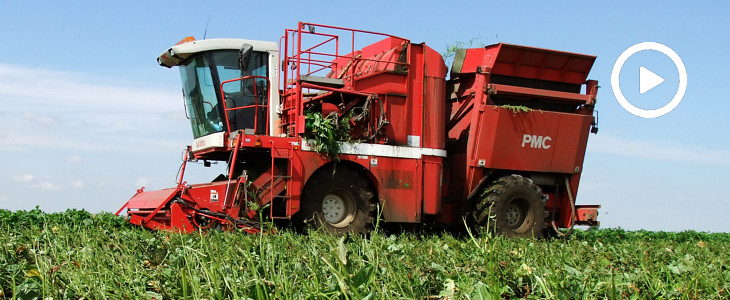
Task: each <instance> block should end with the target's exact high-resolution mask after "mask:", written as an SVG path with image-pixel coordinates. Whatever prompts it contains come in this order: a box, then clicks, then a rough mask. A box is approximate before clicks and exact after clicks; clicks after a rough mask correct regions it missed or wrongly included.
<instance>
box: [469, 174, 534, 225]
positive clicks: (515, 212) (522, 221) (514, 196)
mask: <svg viewBox="0 0 730 300" xmlns="http://www.w3.org/2000/svg"><path fill="white" fill-rule="evenodd" d="M545 205H546V203H545V196H544V194H543V193H542V189H540V187H539V186H537V185H536V184H535V183H533V182H532V180H531V179H529V178H525V177H522V176H520V175H514V174H513V175H509V176H504V177H501V178H499V179H498V180H497V181H495V182H494V183H493V184H492V185H490V186H489V187H487V189H486V190H485V191H484V193H483V195H482V198H481V199H480V200H479V201H478V202H477V204H476V207H475V210H474V219H475V221H476V223H477V225H479V226H480V227H481V228H484V229H487V230H492V231H493V232H494V233H496V234H500V235H504V236H508V237H520V238H543V237H544V235H545V229H546V222H545V219H546V218H547V215H548V214H547V211H546V210H545Z"/></svg>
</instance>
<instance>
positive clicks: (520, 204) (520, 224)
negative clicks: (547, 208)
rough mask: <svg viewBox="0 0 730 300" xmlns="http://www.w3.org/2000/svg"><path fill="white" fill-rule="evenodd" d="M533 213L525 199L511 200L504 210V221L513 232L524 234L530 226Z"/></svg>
mask: <svg viewBox="0 0 730 300" xmlns="http://www.w3.org/2000/svg"><path fill="white" fill-rule="evenodd" d="M532 219H533V212H532V210H531V209H530V203H529V202H528V201H527V200H526V199H522V198H516V199H512V201H510V202H509V203H508V204H507V206H506V207H505V209H504V221H505V223H507V226H509V227H510V228H512V230H513V231H515V232H524V231H526V230H528V229H529V228H530V227H531V226H532Z"/></svg>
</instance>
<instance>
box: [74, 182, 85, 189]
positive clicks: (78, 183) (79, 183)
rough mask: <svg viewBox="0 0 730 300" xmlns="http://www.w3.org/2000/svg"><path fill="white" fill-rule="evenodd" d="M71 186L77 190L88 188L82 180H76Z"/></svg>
mask: <svg viewBox="0 0 730 300" xmlns="http://www.w3.org/2000/svg"><path fill="white" fill-rule="evenodd" d="M71 186H72V187H74V188H77V189H81V188H84V186H86V184H84V182H83V181H81V180H76V181H74V182H71Z"/></svg>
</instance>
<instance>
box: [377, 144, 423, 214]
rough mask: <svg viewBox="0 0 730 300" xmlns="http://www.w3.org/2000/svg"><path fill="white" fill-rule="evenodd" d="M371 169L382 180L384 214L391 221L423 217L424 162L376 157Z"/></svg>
mask: <svg viewBox="0 0 730 300" xmlns="http://www.w3.org/2000/svg"><path fill="white" fill-rule="evenodd" d="M372 159H377V165H372V166H371V167H370V171H371V172H372V173H373V175H374V176H375V178H376V179H377V180H378V186H379V189H378V195H379V196H380V204H381V206H382V207H383V217H384V218H385V220H386V221H388V222H419V221H420V220H421V213H420V212H421V197H420V195H421V186H420V185H421V180H422V179H421V176H422V173H421V168H422V167H421V163H420V160H417V159H401V158H389V157H372Z"/></svg>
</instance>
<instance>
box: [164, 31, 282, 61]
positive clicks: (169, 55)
mask: <svg viewBox="0 0 730 300" xmlns="http://www.w3.org/2000/svg"><path fill="white" fill-rule="evenodd" d="M243 44H250V45H251V46H253V50H254V51H266V52H279V48H278V46H277V45H276V43H274V42H266V41H255V40H245V39H208V40H199V41H196V40H195V39H194V38H193V37H188V38H185V39H183V40H181V41H180V42H179V43H178V44H177V45H175V46H172V47H170V48H169V49H167V50H165V51H164V52H162V53H161V54H160V55H159V56H158V57H157V63H159V64H160V66H164V67H168V68H172V67H174V66H177V65H179V64H180V63H182V62H183V61H184V60H185V59H187V58H188V57H190V56H191V55H193V54H196V53H200V52H206V51H214V50H239V49H241V46H243Z"/></svg>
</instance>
